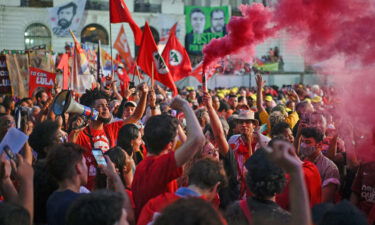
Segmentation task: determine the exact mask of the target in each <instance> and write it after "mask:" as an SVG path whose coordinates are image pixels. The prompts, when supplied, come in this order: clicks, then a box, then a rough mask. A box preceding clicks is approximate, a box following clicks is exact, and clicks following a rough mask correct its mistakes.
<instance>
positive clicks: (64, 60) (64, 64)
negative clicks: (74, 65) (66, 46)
mask: <svg viewBox="0 0 375 225" xmlns="http://www.w3.org/2000/svg"><path fill="white" fill-rule="evenodd" d="M57 69H60V70H62V71H63V84H62V89H63V90H68V88H69V74H70V72H69V56H68V54H67V53H64V54H63V55H62V56H61V59H60V62H59V65H58V66H57Z"/></svg>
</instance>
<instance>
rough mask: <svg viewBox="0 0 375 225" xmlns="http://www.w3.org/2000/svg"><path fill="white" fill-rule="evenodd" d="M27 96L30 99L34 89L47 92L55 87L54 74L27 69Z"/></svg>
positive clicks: (31, 68)
mask: <svg viewBox="0 0 375 225" xmlns="http://www.w3.org/2000/svg"><path fill="white" fill-rule="evenodd" d="M29 76H30V80H29V96H30V97H31V96H32V95H33V93H34V91H35V89H36V88H44V89H45V90H46V91H47V92H49V93H50V92H51V89H52V88H53V86H54V85H55V79H56V74H55V73H50V72H47V71H44V70H40V69H37V68H34V67H30V68H29Z"/></svg>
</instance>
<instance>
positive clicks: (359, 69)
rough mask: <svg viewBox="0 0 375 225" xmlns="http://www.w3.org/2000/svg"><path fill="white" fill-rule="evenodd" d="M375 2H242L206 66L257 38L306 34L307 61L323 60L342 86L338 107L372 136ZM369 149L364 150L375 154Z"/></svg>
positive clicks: (208, 52)
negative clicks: (270, 4)
mask: <svg viewBox="0 0 375 225" xmlns="http://www.w3.org/2000/svg"><path fill="white" fill-rule="evenodd" d="M374 8H375V7H374V3H372V1H366V0H345V1H343V0H280V1H279V2H278V3H277V4H276V5H275V7H274V10H273V11H271V10H269V9H267V8H264V7H263V6H262V5H260V4H253V5H251V6H241V7H240V10H241V12H242V15H243V16H242V17H232V19H231V21H230V22H229V24H228V26H227V28H228V35H227V36H225V37H223V38H220V39H214V40H212V41H211V42H210V43H209V44H208V45H207V46H205V47H204V49H203V53H204V66H207V65H209V64H210V63H212V62H213V61H215V60H216V59H218V58H222V57H224V56H226V55H229V54H236V53H238V52H240V51H244V50H246V51H247V52H248V55H249V56H250V57H251V56H253V55H254V48H255V46H256V45H257V44H259V43H261V42H263V41H264V40H265V39H267V38H269V37H271V36H274V35H276V32H277V31H279V30H286V31H287V32H288V33H289V34H290V35H289V36H292V37H298V38H299V39H302V40H304V42H305V44H304V45H303V47H304V48H305V49H304V58H305V60H307V61H308V63H310V64H314V63H320V62H322V61H325V63H324V65H325V66H323V67H322V68H321V71H320V72H321V73H322V74H327V76H330V77H329V78H330V79H329V80H332V81H333V82H334V85H335V87H336V89H337V90H339V92H338V96H339V97H340V101H341V104H339V105H338V106H337V108H336V113H337V114H339V115H340V116H341V118H342V120H343V121H345V122H344V123H348V122H353V123H354V122H355V126H359V123H360V125H361V128H362V129H361V132H363V134H366V135H365V136H370V137H371V129H372V127H374V126H375V103H374V100H375V92H374V90H375V75H374V74H373V73H374V71H375V29H374V28H375V10H374ZM271 24H272V25H271ZM294 44H295V43H294ZM362 125H363V126H362ZM372 132H373V131H372ZM368 149H369V148H367V153H363V154H362V153H361V154H362V155H365V156H370V157H368V159H369V158H371V159H374V157H373V155H372V153H371V152H369V150H368ZM363 150H364V151H363V152H366V149H365V148H363Z"/></svg>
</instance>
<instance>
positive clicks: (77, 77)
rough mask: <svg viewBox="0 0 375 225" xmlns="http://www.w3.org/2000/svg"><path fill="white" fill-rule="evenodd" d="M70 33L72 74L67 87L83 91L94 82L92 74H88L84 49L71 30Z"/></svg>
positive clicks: (79, 91) (87, 63)
mask: <svg viewBox="0 0 375 225" xmlns="http://www.w3.org/2000/svg"><path fill="white" fill-rule="evenodd" d="M71 35H72V37H73V40H74V54H73V69H72V76H70V82H69V88H70V89H71V90H74V91H77V92H78V93H84V92H85V91H86V89H90V88H91V87H92V83H93V82H95V79H94V76H92V75H91V74H90V69H89V62H88V60H87V58H86V55H85V52H84V50H83V49H82V48H81V44H80V43H79V42H78V40H77V38H76V37H75V36H74V34H73V32H71Z"/></svg>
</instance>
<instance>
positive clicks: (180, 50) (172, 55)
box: [161, 23, 191, 81]
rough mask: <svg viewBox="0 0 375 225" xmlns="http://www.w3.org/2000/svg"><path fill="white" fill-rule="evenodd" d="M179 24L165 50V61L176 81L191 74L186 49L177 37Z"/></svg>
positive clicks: (171, 32) (172, 30)
mask: <svg viewBox="0 0 375 225" xmlns="http://www.w3.org/2000/svg"><path fill="white" fill-rule="evenodd" d="M176 29H177V23H176V24H175V25H174V26H173V27H172V29H171V31H170V33H169V39H168V42H167V44H166V46H165V48H164V51H163V53H162V54H161V55H162V56H163V59H164V60H165V63H166V64H167V66H168V68H169V70H170V73H171V75H172V77H173V79H174V81H179V80H181V79H184V78H185V77H187V76H188V75H189V73H190V72H191V63H190V59H189V55H188V53H187V52H186V49H185V48H184V46H182V44H181V43H180V42H179V41H178V38H177V37H176Z"/></svg>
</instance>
